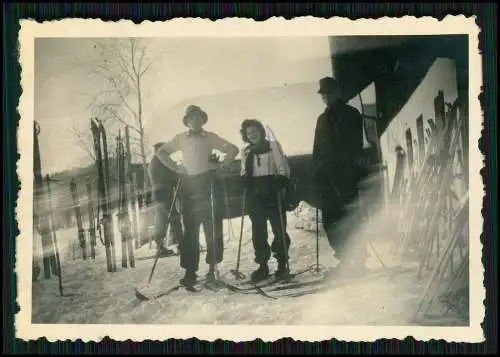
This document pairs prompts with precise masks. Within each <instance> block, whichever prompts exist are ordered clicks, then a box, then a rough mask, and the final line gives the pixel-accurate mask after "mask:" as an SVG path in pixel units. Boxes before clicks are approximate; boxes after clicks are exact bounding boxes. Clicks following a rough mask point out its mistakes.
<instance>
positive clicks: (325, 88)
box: [318, 77, 340, 94]
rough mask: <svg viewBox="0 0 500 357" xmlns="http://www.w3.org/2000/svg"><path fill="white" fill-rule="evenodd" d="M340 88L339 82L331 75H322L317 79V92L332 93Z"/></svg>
mask: <svg viewBox="0 0 500 357" xmlns="http://www.w3.org/2000/svg"><path fill="white" fill-rule="evenodd" d="M338 90H340V86H339V82H337V80H336V79H334V78H332V77H323V78H321V79H320V80H319V90H318V93H321V94H323V93H332V92H336V91H338Z"/></svg>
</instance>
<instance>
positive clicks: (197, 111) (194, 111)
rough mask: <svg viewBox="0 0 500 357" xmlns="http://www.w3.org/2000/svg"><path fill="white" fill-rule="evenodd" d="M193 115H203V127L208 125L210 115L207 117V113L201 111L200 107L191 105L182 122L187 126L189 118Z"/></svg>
mask: <svg viewBox="0 0 500 357" xmlns="http://www.w3.org/2000/svg"><path fill="white" fill-rule="evenodd" d="M193 114H199V115H201V117H202V118H203V124H202V125H205V124H206V123H207V121H208V115H207V113H205V112H204V111H203V110H201V108H200V107H198V106H196V105H190V106H189V107H187V109H186V114H184V118H182V122H183V123H184V125H185V126H187V120H188V118H189V117H190V116H191V115H193Z"/></svg>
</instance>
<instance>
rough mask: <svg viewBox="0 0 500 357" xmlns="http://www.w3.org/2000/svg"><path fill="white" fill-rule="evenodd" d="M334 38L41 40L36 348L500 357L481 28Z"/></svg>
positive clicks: (22, 245) (35, 153)
mask: <svg viewBox="0 0 500 357" xmlns="http://www.w3.org/2000/svg"><path fill="white" fill-rule="evenodd" d="M317 21H318V22H317V23H316V22H315V19H314V18H303V19H296V20H285V19H274V20H272V21H271V22H269V21H268V22H264V23H257V22H253V21H248V20H246V21H242V22H241V23H239V22H238V20H237V19H227V22H226V21H225V20H224V21H217V22H211V21H208V20H207V21H204V20H201V19H198V20H196V21H193V20H192V21H190V22H189V21H184V22H183V21H182V20H180V21H178V22H165V23H148V24H145V23H143V24H140V25H135V24H133V23H132V22H129V23H127V22H125V21H123V22H119V23H113V22H107V23H105V22H102V21H94V20H83V19H82V20H78V19H73V20H64V21H54V22H47V23H36V22H34V21H23V22H22V24H21V33H20V54H21V55H20V64H21V67H22V75H21V77H22V82H21V84H22V87H23V94H22V97H21V101H20V105H19V112H20V115H21V123H20V126H19V138H18V145H19V153H20V161H19V166H18V175H19V177H20V180H21V183H22V187H21V192H20V196H19V201H18V208H17V216H18V222H19V223H18V224H19V229H20V234H19V236H18V238H17V248H16V251H17V257H16V272H17V274H18V276H17V279H18V303H19V305H20V308H21V311H20V312H19V313H18V315H17V322H16V326H17V327H16V328H17V330H18V334H19V336H18V337H19V338H38V337H42V336H46V337H47V338H49V340H50V339H54V340H56V339H76V338H82V339H84V340H95V341H97V340H99V339H100V338H102V337H103V336H110V337H111V338H114V339H127V338H130V339H132V340H137V341H139V340H144V339H161V340H163V339H165V338H168V337H176V338H180V337H183V338H190V337H198V338H203V339H215V338H223V339H224V338H225V339H231V340H235V341H236V340H239V339H241V338H246V337H245V336H249V337H248V338H249V339H250V340H251V339H254V338H262V339H264V340H266V339H268V338H269V339H271V340H275V339H277V338H281V337H297V336H298V337H302V338H303V339H304V340H310V341H315V340H323V339H330V338H345V339H349V340H352V341H356V340H358V341H363V340H367V341H368V340H375V339H377V338H384V337H385V338H405V337H406V336H415V338H419V337H418V336H420V338H421V339H430V338H435V339H440V338H444V339H446V340H448V341H456V342H461V341H469V342H474V341H477V342H479V341H481V340H482V339H483V332H482V330H481V326H480V324H481V323H482V321H483V318H484V305H483V299H484V286H483V268H482V263H481V257H482V255H481V249H482V245H481V242H480V234H481V231H482V216H481V209H480V207H481V202H482V198H483V189H482V187H483V186H482V181H481V177H480V175H479V170H480V169H481V167H482V157H481V154H480V152H479V148H478V139H479V136H480V130H481V125H482V121H483V115H482V113H481V109H480V106H479V101H478V98H477V97H478V95H479V91H480V83H481V58H480V54H479V52H478V48H477V46H478V45H477V34H478V31H479V30H478V29H477V28H476V25H475V23H474V20H473V19H466V18H465V17H452V16H449V17H447V18H446V19H444V20H443V21H437V20H434V19H432V18H419V19H416V18H400V19H398V18H394V19H390V18H385V19H379V20H376V21H375V20H370V21H366V22H362V21H361V22H360V21H359V20H358V21H351V20H346V19H337V20H335V19H331V20H325V19H321V20H320V19H318V20H317ZM335 21H339V22H337V23H336V22H335ZM384 21H385V23H384ZM266 23H267V24H266ZM388 24H391V25H390V26H389V25H388ZM305 25H308V26H305ZM162 26H163V27H162ZM315 26H316V27H315ZM315 29H316V30H315ZM31 182H32V184H31ZM181 327H182V329H181ZM330 327H331V328H330ZM181 331H182V332H181ZM347 334H348V336H347ZM210 336H212V337H210ZM269 336H271V337H269ZM306 336H308V337H306Z"/></svg>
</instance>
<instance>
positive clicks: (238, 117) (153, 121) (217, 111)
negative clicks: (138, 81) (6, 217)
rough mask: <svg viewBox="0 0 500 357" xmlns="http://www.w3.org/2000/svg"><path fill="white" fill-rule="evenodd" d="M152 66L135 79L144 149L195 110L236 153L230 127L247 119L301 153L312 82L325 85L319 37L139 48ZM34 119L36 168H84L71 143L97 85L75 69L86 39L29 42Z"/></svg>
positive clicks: (324, 45)
mask: <svg viewBox="0 0 500 357" xmlns="http://www.w3.org/2000/svg"><path fill="white" fill-rule="evenodd" d="M147 45H148V54H149V55H150V56H151V57H152V58H154V59H155V60H156V63H155V65H154V66H153V67H152V68H151V71H150V72H149V73H148V75H147V76H146V77H145V79H144V90H145V98H144V118H145V122H146V131H147V135H148V140H149V142H150V144H151V145H152V144H153V143H155V142H159V141H166V140H169V139H170V138H171V137H172V136H173V135H174V134H175V133H176V132H179V131H181V130H184V127H183V126H182V122H181V120H182V115H183V112H184V111H185V109H186V107H187V106H188V105H190V104H198V105H200V106H202V108H203V109H205V110H206V111H207V113H208V115H209V123H208V124H207V129H208V130H212V131H215V132H217V133H218V134H219V135H221V136H223V137H225V138H226V139H228V140H230V141H232V142H234V143H235V144H236V145H237V146H239V147H241V146H242V144H243V143H242V142H241V138H240V136H239V132H238V129H239V125H240V124H241V121H242V120H244V119H245V118H248V117H253V118H257V119H260V120H262V121H263V122H264V123H265V124H269V125H270V126H271V127H272V128H273V130H274V131H275V134H276V136H277V137H278V138H279V140H280V141H281V142H282V144H283V146H284V149H285V151H286V152H287V153H290V154H292V153H301V152H310V151H311V150H312V140H313V132H314V126H315V123H316V118H317V116H318V115H319V114H320V113H321V111H322V110H323V109H324V105H323V103H322V102H321V98H320V97H319V96H318V94H317V93H316V91H317V89H318V80H319V79H320V78H321V77H323V76H327V75H328V76H331V71H332V70H331V63H330V59H329V51H328V40H327V38H326V37H317V38H315V37H304V38H290V37H286V38H244V39H236V38H226V39H208V38H205V39H195V38H189V39H181V38H161V39H160V38H159V39H148V41H147ZM35 51H36V71H35V86H36V90H35V119H36V120H37V121H38V122H39V123H40V125H41V137H40V150H41V156H42V169H43V171H44V172H54V171H60V170H64V169H69V168H71V167H75V166H76V167H77V166H82V165H85V164H86V162H85V160H86V158H85V153H84V152H83V151H82V150H81V149H80V148H79V147H78V145H76V141H75V138H74V137H73V136H72V135H71V134H70V129H71V128H72V126H73V125H76V126H77V127H78V128H81V129H87V128H88V125H89V124H88V123H89V118H90V116H91V112H90V109H89V107H88V106H89V103H90V102H91V100H92V98H93V97H94V96H95V94H96V93H97V92H99V91H100V90H101V89H102V83H101V82H100V81H97V80H93V79H91V78H90V77H89V76H88V74H87V72H86V70H85V69H84V68H82V67H81V66H79V65H77V64H76V62H77V61H79V62H85V61H88V59H89V58H90V56H91V55H92V53H93V51H94V47H93V42H92V40H89V39H71V38H60V39H59V38H57V39H37V40H36V43H35Z"/></svg>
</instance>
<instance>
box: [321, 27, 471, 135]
mask: <svg viewBox="0 0 500 357" xmlns="http://www.w3.org/2000/svg"><path fill="white" fill-rule="evenodd" d="M329 43H330V50H331V58H332V66H333V74H334V77H335V78H337V80H338V81H339V83H340V86H341V88H342V92H343V95H344V97H345V98H346V99H347V100H350V99H352V98H353V97H354V96H356V95H358V94H359V93H360V92H361V91H362V90H363V89H364V88H366V87H367V86H368V85H369V84H371V83H374V84H375V91H376V98H377V113H378V120H379V124H378V127H379V133H380V134H382V133H383V132H384V130H385V129H386V128H387V126H388V125H389V123H390V122H391V120H392V119H393V118H394V117H395V116H396V115H397V113H398V112H399V111H400V110H401V109H402V107H403V106H404V105H405V103H406V102H407V101H408V100H409V99H410V97H411V95H412V94H413V92H414V91H415V89H416V88H417V87H418V86H419V84H420V83H421V82H422V80H423V79H424V77H425V75H426V74H427V72H428V70H429V69H430V67H431V66H432V64H433V63H434V62H435V61H436V59H437V58H439V57H446V58H451V59H454V60H455V62H456V66H457V78H459V80H461V81H462V83H461V84H459V83H457V85H459V86H460V85H461V86H464V85H468V84H467V83H463V82H464V81H466V78H468V76H467V75H466V73H467V68H468V46H467V45H468V38H467V35H440V36H436V35H433V36H342V37H331V38H330V39H329ZM458 72H460V73H458Z"/></svg>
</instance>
